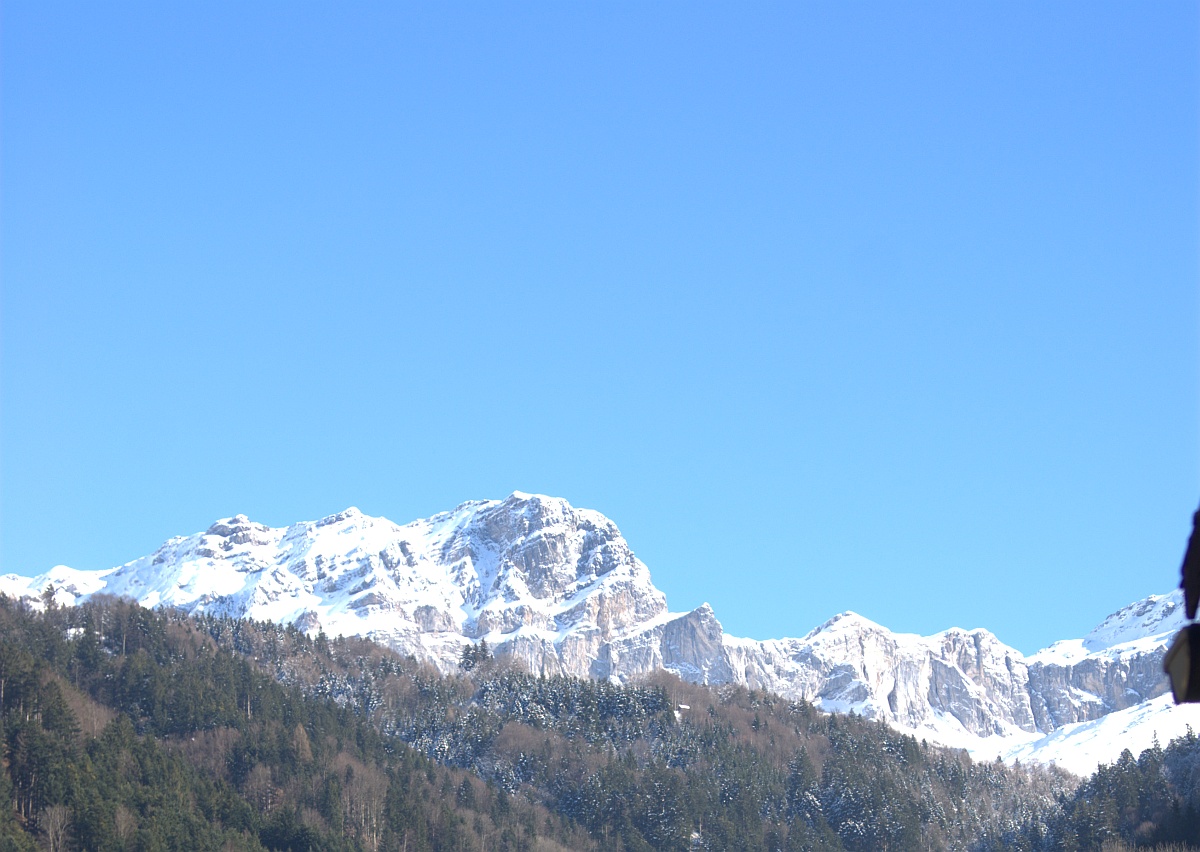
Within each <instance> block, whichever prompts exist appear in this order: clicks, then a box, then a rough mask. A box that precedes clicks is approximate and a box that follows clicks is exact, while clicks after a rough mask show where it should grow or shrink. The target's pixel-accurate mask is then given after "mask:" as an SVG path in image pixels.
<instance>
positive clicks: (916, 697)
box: [0, 492, 1200, 771]
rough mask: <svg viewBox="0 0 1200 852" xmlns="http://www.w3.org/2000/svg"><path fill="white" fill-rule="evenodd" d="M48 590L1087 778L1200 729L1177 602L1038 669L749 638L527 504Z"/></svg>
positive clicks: (219, 548)
mask: <svg viewBox="0 0 1200 852" xmlns="http://www.w3.org/2000/svg"><path fill="white" fill-rule="evenodd" d="M47 588H50V589H52V590H53V594H54V596H55V599H56V600H57V601H58V602H59V603H60V604H69V603H73V602H76V601H78V600H80V599H83V598H86V597H87V596H88V595H91V594H94V593H96V592H100V591H103V592H105V593H108V594H115V595H121V596H125V597H130V598H133V599H135V600H137V601H139V602H141V603H142V604H144V605H146V606H171V607H175V608H178V609H181V610H184V611H186V612H189V613H201V612H206V613H213V614H224V615H231V616H239V617H250V618H255V619H260V620H270V621H275V622H279V623H294V624H296V625H297V626H299V627H300V628H301V629H304V630H306V631H309V632H316V631H319V630H323V631H325V632H326V633H328V634H330V635H338V634H345V635H361V636H367V637H369V638H372V639H375V640H377V641H380V642H383V643H385V644H388V645H390V646H392V647H394V648H396V649H397V650H399V651H401V652H402V653H408V654H412V655H413V656H415V657H418V658H419V659H423V660H426V661H428V662H430V663H432V664H433V665H435V666H437V667H438V668H439V669H441V670H443V671H452V670H454V669H455V668H456V667H457V662H458V660H459V658H460V655H461V651H462V648H463V646H464V645H465V644H466V643H468V642H477V641H479V640H486V641H487V642H488V644H489V645H490V646H491V647H492V648H494V649H495V650H496V652H497V653H498V654H500V655H503V656H507V657H509V658H510V659H512V660H513V661H514V662H516V663H517V664H519V665H521V666H523V667H524V668H526V669H528V670H530V671H533V672H539V673H545V674H548V675H549V674H568V675H575V676H583V677H593V678H617V679H625V678H629V677H636V676H639V675H643V674H647V673H649V672H653V671H657V670H661V669H667V670H670V671H673V672H675V673H677V674H678V675H680V676H681V677H684V678H686V679H688V680H692V681H696V682H700V683H708V684H724V683H740V684H744V685H746V686H748V687H751V688H761V689H768V690H770V691H772V692H775V693H777V694H780V695H782V696H784V697H789V698H802V699H805V700H809V701H812V702H814V703H816V704H817V705H818V706H820V707H822V708H823V709H825V710H829V711H832V712H853V713H858V714H861V715H865V716H868V717H871V718H876V719H879V720H881V721H884V722H887V723H888V724H891V725H893V726H895V727H898V728H901V729H903V730H906V731H910V732H912V733H914V734H916V735H918V736H920V737H925V738H927V739H929V740H931V741H934V742H941V743H944V744H948V745H957V746H961V747H965V748H968V749H971V750H972V751H974V752H976V753H979V754H982V755H984V756H987V757H989V758H991V757H994V756H995V755H996V753H997V752H1001V753H1004V754H1010V755H1014V756H1016V755H1019V756H1021V757H1022V759H1027V758H1028V759H1043V760H1047V759H1056V760H1058V761H1059V762H1060V763H1064V764H1066V765H1068V766H1070V765H1071V761H1072V760H1076V761H1082V763H1077V764H1075V768H1076V769H1078V770H1080V771H1086V770H1087V768H1088V764H1089V763H1090V764H1091V765H1092V766H1094V763H1095V760H1096V759H1108V760H1111V759H1115V757H1116V756H1117V755H1118V754H1119V753H1120V747H1118V743H1117V742H1116V739H1115V736H1116V735H1115V734H1114V735H1109V733H1108V732H1111V731H1120V732H1121V733H1120V737H1121V738H1122V739H1123V740H1124V741H1125V742H1132V741H1133V739H1136V736H1142V734H1144V735H1145V736H1144V738H1145V739H1146V745H1149V741H1150V739H1151V733H1147V732H1148V731H1150V730H1151V728H1150V726H1151V725H1153V726H1155V727H1154V730H1155V731H1158V732H1159V736H1160V739H1162V740H1163V741H1165V740H1167V739H1169V738H1170V736H1171V735H1172V733H1173V731H1175V730H1179V731H1180V732H1181V731H1182V730H1183V727H1184V726H1185V724H1186V722H1187V721H1191V722H1192V723H1193V724H1195V725H1196V726H1197V727H1200V718H1198V715H1200V714H1192V715H1191V716H1188V717H1187V718H1186V719H1185V718H1184V717H1185V716H1187V711H1188V710H1189V709H1194V708H1170V707H1169V706H1168V705H1167V704H1166V703H1164V701H1163V700H1162V699H1163V693H1164V692H1165V690H1166V684H1165V681H1164V679H1163V678H1162V676H1161V672H1160V669H1159V666H1160V660H1161V657H1162V653H1163V650H1164V648H1165V646H1166V643H1167V641H1168V640H1169V638H1170V635H1171V634H1172V633H1173V632H1174V630H1176V629H1177V628H1178V626H1179V625H1180V624H1182V621H1183V616H1182V607H1181V604H1180V602H1179V595H1178V593H1176V594H1173V595H1166V596H1151V597H1149V598H1147V599H1146V600H1144V601H1140V602H1138V603H1135V604H1132V605H1130V606H1128V607H1125V608H1124V609H1122V610H1120V611H1119V612H1117V613H1114V614H1113V615H1111V616H1109V618H1107V619H1106V620H1105V621H1104V622H1103V623H1102V624H1100V625H1099V626H1098V627H1097V628H1096V629H1095V630H1093V631H1092V632H1091V633H1089V634H1088V635H1087V636H1086V637H1084V638H1083V639H1074V640H1064V641H1062V642H1058V643H1055V644H1054V645H1053V646H1051V647H1050V648H1047V649H1045V650H1044V651H1041V652H1039V653H1038V654H1035V655H1033V656H1032V657H1029V658H1025V657H1023V656H1022V655H1021V654H1020V653H1019V652H1017V651H1016V650H1015V649H1013V648H1011V647H1009V646H1007V645H1005V644H1004V643H1002V642H1001V641H1000V640H999V639H997V638H996V637H995V636H994V635H992V634H991V633H990V632H988V631H987V630H983V629H976V630H962V629H960V628H951V629H949V630H945V631H942V632H940V633H937V634H934V635H933V636H917V635H912V634H897V633H893V632H891V631H889V630H888V629H887V628H885V627H883V626H881V625H879V624H876V623H875V622H873V621H871V620H869V619H867V618H864V617H863V616H861V615H858V614H856V613H854V612H843V613H841V614H839V615H836V616H834V617H833V618H831V619H829V620H828V621H826V622H825V623H824V624H822V625H820V626H818V627H817V628H815V629H814V630H812V631H810V632H809V633H808V634H806V635H805V636H803V637H802V638H799V639H786V638H785V639H773V640H766V641H761V642H760V641H755V640H750V639H740V638H736V637H732V636H728V635H726V634H725V633H724V631H723V629H722V627H721V624H720V622H719V621H718V619H717V616H716V614H715V613H714V611H713V609H712V607H710V606H709V605H708V604H704V605H702V606H701V607H698V608H697V609H695V610H693V611H692V612H688V613H672V612H670V611H668V609H667V602H666V598H665V596H664V595H663V594H662V592H661V591H659V590H658V589H657V588H655V586H654V584H653V582H652V581H651V578H650V572H649V570H648V569H647V568H646V566H645V565H644V564H643V563H642V562H641V561H640V560H638V559H637V558H636V557H635V556H634V554H633V551H632V550H631V549H630V547H629V545H628V543H627V542H626V541H625V539H624V537H623V536H622V535H621V533H620V531H619V530H618V528H617V526H616V525H615V524H614V523H613V522H612V521H611V520H609V519H608V518H606V517H605V516H604V515H602V514H600V513H599V512H595V511H591V510H587V509H577V508H575V507H573V506H571V505H570V504H569V503H568V502H567V501H565V500H562V499H559V498H554V497H547V496H544V495H537V494H526V493H523V492H514V493H513V494H511V495H510V496H509V497H507V498H505V499H503V500H474V501H468V502H465V503H462V504H461V505H459V506H457V507H456V508H454V509H452V510H450V511H447V512H441V513H439V514H436V515H433V516H432V517H429V518H424V519H419V520H416V521H412V522H411V523H408V524H404V525H399V524H396V523H393V522H392V521H389V520H387V519H386V518H377V517H372V516H370V515H366V514H364V513H362V512H361V511H359V510H358V509H357V508H354V507H351V508H348V509H346V510H344V511H342V512H338V513H336V514H333V515H330V516H328V517H325V518H321V519H319V520H316V521H304V522H300V523H295V524H292V525H290V526H288V527H281V528H273V527H268V526H266V525H264V524H260V523H256V522H254V521H252V520H250V519H249V518H247V517H246V516H245V515H235V516H234V517H231V518H223V519H221V520H218V521H216V522H215V523H213V524H212V525H211V526H210V527H208V529H206V530H205V531H203V532H200V533H195V534H193V535H190V536H179V537H175V538H171V539H169V540H168V541H166V542H165V543H164V544H163V545H162V546H161V547H159V548H158V549H157V550H156V551H155V552H154V553H152V554H149V555H148V556H144V557H141V558H140V559H135V560H133V561H131V562H128V563H126V564H124V565H122V566H120V567H118V568H113V569H109V570H105V571H79V570H75V569H71V568H67V567H65V566H58V567H56V568H54V569H52V570H51V571H49V572H47V573H46V574H43V575H41V576H40V577H36V578H33V579H32V580H30V579H29V578H26V577H18V576H16V575H11V574H10V575H7V576H5V577H0V591H2V592H4V593H6V594H9V595H11V596H24V597H29V598H33V599H35V600H36V599H38V598H39V597H40V596H41V595H42V594H43V592H44V591H45V590H46V589H47ZM1156 702H1157V703H1156ZM1181 711H1182V712H1181ZM1122 720H1124V721H1122ZM1099 725H1103V727H1102V728H1101V727H1097V726H1099ZM1076 732H1077V735H1076ZM1137 732H1142V733H1137ZM1077 743H1086V744H1087V747H1086V748H1083V747H1080V746H1077ZM1105 749H1109V750H1110V751H1112V753H1111V754H1110V753H1109V751H1106V750H1105ZM1113 749H1115V750H1113Z"/></svg>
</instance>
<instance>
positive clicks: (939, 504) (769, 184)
mask: <svg viewBox="0 0 1200 852" xmlns="http://www.w3.org/2000/svg"><path fill="white" fill-rule="evenodd" d="M1197 10H1198V7H1197V6H1196V4H1195V3H1193V2H1169V1H1168V0H1164V1H1163V2H1155V3H1139V4H1131V3H1116V2H1098V3H1097V2H1080V3H1065V2H1064V3H1053V4H1044V3H1032V2H1028V3H1027V2H1015V3H1003V4H1000V3H993V4H978V3H970V4H967V3H958V2H946V3H929V2H920V3H904V4H897V3H867V2H862V3H853V4H846V3H832V2H819V3H818V2H808V3H801V2H787V3H683V2H656V3H615V2H611V3H610V2H579V3H556V2H522V3H503V2H502V3H455V2H449V3H400V2H394V3H393V2H388V3H378V4H370V3H354V4H327V3H315V2H311V3H304V2H301V3H295V2H287V3H282V2H281V3H267V2H249V3H246V2H239V3H218V2H207V3H190V4H183V3H159V2H148V3H125V2H118V3H105V4H98V3H79V4H67V3H56V2H41V0H39V2H30V1H29V0H6V2H5V3H4V6H3V11H2V16H3V17H2V36H0V38H2V41H0V48H2V53H0V56H2V59H0V71H2V90H0V96H2V99H0V110H2V112H0V121H2V125H0V133H2V136H0V168H2V171H0V181H2V183H0V187H2V189H0V192H2V195H0V202H2V203H0V215H2V232H0V237H2V244H0V249H2V255H0V257H2V260H0V264H2V266H0V273H2V288H3V289H2V292H0V312H2V313H0V333H2V337H0V357H2V360H0V381H2V384H0V394H2V395H0V512H2V514H0V530H2V538H0V571H3V572H15V573H20V574H26V575H33V574H37V573H41V572H42V571H45V570H47V569H49V568H50V567H52V566H53V565H56V564H59V563H63V564H67V565H71V566H73V567H76V568H106V567H110V566H113V565H118V564H121V563H123V562H126V561H128V560H130V559H134V558H136V557H139V556H141V555H144V554H146V553H149V552H151V551H152V550H154V549H155V548H156V547H157V546H158V545H159V544H160V543H161V542H162V541H164V540H165V539H167V538H169V537H170V536H173V535H179V534H190V533H192V532H196V531H198V530H202V529H204V528H206V527H207V526H208V525H209V524H211V523H212V521H213V520H215V519H217V518H220V517H226V516H229V515H233V514H235V513H245V514H247V515H249V516H250V517H251V518H253V519H254V520H257V521H261V522H263V523H267V524H270V525H273V526H283V525H286V524H289V523H291V522H294V521H298V520H311V519H314V518H318V517H321V516H324V515H327V514H331V513H333V512H335V511H338V510H341V509H343V508H345V507H347V506H349V505H356V506H358V507H359V508H360V509H362V510H363V511H364V512H367V513H368V514H373V515H383V516H386V517H388V518H390V519H392V520H394V521H397V522H399V523H405V522H407V521H410V520H413V519H415V518H418V517H424V516H428V515H430V514H433V513H434V512H437V511H442V510H446V509H450V508H453V507H454V506H455V505H457V504H458V503H460V502H462V501H464V500H469V499H481V498H502V497H504V496H506V495H507V494H509V493H510V492H512V491H513V490H522V491H531V492H538V493H544V494H551V495H555V496H561V497H565V498H567V499H568V500H570V501H571V502H572V503H573V504H574V505H576V506H581V507H587V508H592V509H596V510H599V511H601V512H603V513H605V514H606V515H608V516H609V517H610V518H612V519H613V520H614V521H615V522H616V523H617V524H618V526H619V527H620V528H621V530H622V532H623V533H624V534H625V536H626V538H627V539H628V540H629V542H630V544H631V546H632V547H633V549H634V551H635V552H636V553H637V554H638V555H639V556H640V557H641V558H642V560H643V561H645V562H646V563H647V565H648V566H649V567H650V570H651V572H652V575H653V577H654V580H655V582H656V584H657V585H658V586H659V587H660V588H661V589H662V590H663V591H664V592H666V594H667V598H668V602H669V605H670V606H671V608H672V609H674V610H685V609H690V608H692V607H695V606H697V605H699V604H700V603H702V602H703V601H709V602H711V603H712V605H713V607H714V609H715V610H716V612H717V616H718V618H720V619H721V621H722V623H723V624H724V626H725V628H726V630H727V631H729V632H731V633H733V634H735V635H744V636H752V637H755V638H768V637H778V636H800V635H803V634H804V633H806V632H808V631H809V630H811V629H812V628H813V627H815V626H817V625H818V624H820V623H821V622H822V621H824V620H825V619H827V618H829V617H830V616H832V615H834V614H835V613H837V612H840V611H843V610H847V609H852V610H855V611H857V612H860V613H862V614H863V615H865V616H867V617H868V618H871V619H874V620H875V621H878V622H880V623H882V624H884V625H886V626H888V627H890V628H891V629H893V630H898V631H906V632H917V633H932V632H935V631H938V630H941V629H944V628H947V627H950V626H953V625H958V626H962V627H968V628H971V627H979V626H983V627H987V628H989V629H991V630H992V631H994V632H995V633H996V634H997V635H998V636H999V637H1000V638H1001V640H1003V641H1005V642H1007V643H1009V644H1011V645H1013V646H1015V647H1017V648H1018V649H1020V650H1022V651H1024V652H1031V651H1034V650H1036V649H1037V648H1039V647H1042V646H1044V645H1046V644H1049V643H1050V642H1052V641H1054V640H1056V639H1059V638H1065V637H1072V636H1079V635H1082V634H1083V633H1084V632H1086V631H1087V630H1088V629H1090V628H1091V627H1092V626H1094V625H1095V624H1096V623H1097V622H1099V621H1100V620H1101V619H1102V618H1103V617H1104V616H1105V615H1107V614H1108V613H1110V612H1111V611H1113V610H1115V609H1117V608H1119V607H1120V606H1123V605H1125V604H1127V603H1129V602H1131V601H1134V600H1137V599H1139V598H1141V597H1144V596H1145V595H1148V594H1151V593H1163V592H1166V591H1168V590H1170V589H1171V588H1173V587H1174V586H1175V585H1176V584H1177V583H1178V570H1179V562H1180V558H1181V556H1182V553H1183V549H1184V545H1185V543H1186V540H1187V535H1188V533H1189V532H1190V529H1191V513H1192V512H1193V511H1194V510H1195V509H1196V506H1197V500H1198V499H1200V411H1198V404H1197V403H1198V401H1200V290H1198V284H1197V282H1198V279H1200V246H1198V237H1200V205H1198V201H1200V169H1198V161H1200V154H1198V151H1200V85H1198V82H1200V62H1198V54H1200V50H1198V44H1200V13H1198V11H1197Z"/></svg>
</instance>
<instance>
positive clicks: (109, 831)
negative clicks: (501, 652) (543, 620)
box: [0, 598, 1200, 852]
mask: <svg viewBox="0 0 1200 852" xmlns="http://www.w3.org/2000/svg"><path fill="white" fill-rule="evenodd" d="M462 669H463V671H462V674H461V675H459V676H455V677H445V676H440V675H439V674H437V673H436V672H435V671H433V670H432V669H429V668H427V667H423V666H421V665H419V664H417V663H416V662H414V661H412V660H411V659H406V658H402V657H400V656H398V655H396V654H395V653H393V652H391V651H388V650H386V649H383V648H381V647H379V646H377V645H374V644H372V643H369V642H366V641H363V640H359V639H337V640H327V639H326V638H325V637H324V636H318V637H316V638H310V637H307V636H305V635H304V634H303V633H300V632H299V631H297V630H295V629H294V628H290V627H289V628H283V627H279V626H277V625H273V624H266V623H256V622H247V621H237V620H232V619H220V618H212V617H205V618H201V619H190V618H187V617H184V616H181V615H179V614H177V613H172V612H169V611H150V610H145V609H142V608H140V607H138V606H137V605H136V604H132V603H129V602H127V601H123V600H116V599H96V600H93V601H92V602H90V603H88V604H86V605H83V606H80V607H75V608H57V607H54V606H53V605H50V606H48V607H47V609H46V611H45V612H44V613H37V612H35V611H32V610H31V609H30V608H28V606H26V605H24V604H20V603H17V602H14V601H11V600H8V599H6V598H0V722H2V724H3V730H2V732H0V733H2V735H3V741H4V743H5V753H4V758H5V768H6V770H7V771H6V772H3V773H0V800H6V801H7V802H9V803H10V807H4V808H0V837H2V838H3V848H11V849H32V848H34V844H35V842H37V843H41V844H42V845H43V846H45V847H48V848H52V849H114V850H117V849H181V848H189V849H214V850H216V849H264V848H265V849H280V850H282V849H293V850H307V849H312V850H318V849H328V850H340V849H347V850H350V849H355V850H357V849H365V850H377V849H399V850H404V852H408V850H425V849H430V850H460V849H461V850H505V849H507V850H555V849H597V850H600V849H603V850H609V849H643V850H644V849H662V850H685V849H691V848H699V849H714V850H720V849H746V850H754V849H762V850H794V849H862V850H868V849H871V850H875V849H917V848H920V849H970V848H981V849H983V848H1006V847H1011V846H1020V847H1022V848H1028V849H1042V848H1046V849H1049V848H1098V847H1099V846H1100V844H1102V843H1103V842H1105V840H1111V839H1116V838H1123V839H1124V840H1125V841H1127V842H1129V843H1156V842H1163V841H1177V842H1183V841H1192V842H1196V841H1198V840H1200V838H1197V837H1195V836H1194V832H1195V826H1196V825H1197V824H1198V823H1200V820H1197V819H1195V814H1196V812H1197V804H1198V799H1197V796H1198V795H1200V793H1198V786H1200V785H1198V784H1197V779H1200V747H1198V746H1197V743H1196V739H1195V737H1191V738H1190V739H1187V740H1181V741H1177V742H1175V743H1172V744H1170V745H1168V746H1167V747H1166V748H1160V749H1157V750H1155V751H1153V752H1147V753H1146V754H1145V755H1143V756H1142V758H1140V759H1138V760H1134V759H1133V758H1132V756H1130V757H1129V758H1128V759H1124V758H1123V759H1122V761H1121V762H1120V763H1118V764H1117V765H1115V766H1113V767H1109V768H1107V769H1105V770H1103V771H1102V772H1100V773H1098V774H1097V775H1096V776H1095V777H1094V778H1092V779H1089V780H1088V781H1087V782H1086V783H1084V784H1082V785H1079V784H1078V781H1077V779H1073V778H1071V777H1070V776H1068V775H1066V774H1065V773H1061V772H1057V771H1054V770H1047V769H1043V768H1038V767H1021V766H1005V765H1003V764H1000V763H998V762H997V763H987V764H974V763H972V762H971V761H970V760H969V759H968V758H967V757H966V756H965V754H963V753H961V752H954V751H950V750H946V749H941V748H936V747H933V746H929V745H926V744H924V743H920V742H918V741H916V740H914V739H912V738H911V737H907V736H903V735H900V734H897V733H895V732H893V731H891V730H890V729H888V728H885V727H883V726H881V725H879V724H877V723H873V722H868V721H866V720H863V719H860V718H857V717H846V716H835V715H826V714H823V713H820V712H818V711H816V710H815V709H814V708H813V707H811V706H810V705H808V704H805V703H792V702H786V701H783V700H781V699H778V698H776V697H774V696H772V695H769V694H764V693H755V692H750V691H747V690H745V689H742V688H723V689H713V688H707V687H699V686H695V685H692V684H687V683H684V682H682V681H679V680H677V679H674V678H671V677H668V676H660V677H658V678H657V679H654V680H649V681H646V682H643V683H639V684H637V685H629V686H618V685H614V684H611V683H607V682H596V681H585V680H577V679H571V678H559V677H555V678H544V677H541V678H539V677H536V676H531V675H528V674H524V673H520V672H516V671H513V670H511V669H509V668H507V667H506V666H505V665H503V664H502V663H501V662H499V661H497V660H495V659H493V658H492V656H491V655H490V653H489V652H488V650H487V648H486V646H476V647H470V648H468V649H467V650H466V651H465V652H464V655H463V660H462ZM1189 808H1191V809H1192V810H1190V811H1189ZM1189 831H1192V832H1193V834H1189V833H1188V832H1189ZM1071 844H1074V846H1072V845H1071Z"/></svg>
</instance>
